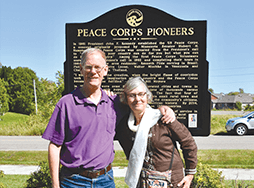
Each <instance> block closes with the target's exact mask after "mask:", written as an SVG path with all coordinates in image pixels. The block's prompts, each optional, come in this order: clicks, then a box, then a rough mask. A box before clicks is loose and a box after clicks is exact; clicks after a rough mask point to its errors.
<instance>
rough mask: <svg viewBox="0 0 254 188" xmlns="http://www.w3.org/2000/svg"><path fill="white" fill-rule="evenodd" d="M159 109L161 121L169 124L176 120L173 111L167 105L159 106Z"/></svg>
mask: <svg viewBox="0 0 254 188" xmlns="http://www.w3.org/2000/svg"><path fill="white" fill-rule="evenodd" d="M159 110H160V112H161V114H162V115H163V117H162V118H161V120H162V122H163V123H166V124H169V123H172V122H173V121H175V120H176V116H175V112H174V111H173V110H172V109H171V108H169V107H168V106H165V105H163V106H160V107H159Z"/></svg>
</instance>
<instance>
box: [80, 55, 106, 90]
mask: <svg viewBox="0 0 254 188" xmlns="http://www.w3.org/2000/svg"><path fill="white" fill-rule="evenodd" d="M80 68H81V73H82V74H83V76H84V84H89V85H90V86H93V87H100V86H101V83H102V80H103V77H104V76H106V75H107V72H108V66H107V65H106V62H105V60H104V59H103V57H102V56H101V54H100V53H99V52H96V51H95V52H93V53H90V54H88V55H87V59H86V63H85V66H84V67H82V66H81V67H80Z"/></svg>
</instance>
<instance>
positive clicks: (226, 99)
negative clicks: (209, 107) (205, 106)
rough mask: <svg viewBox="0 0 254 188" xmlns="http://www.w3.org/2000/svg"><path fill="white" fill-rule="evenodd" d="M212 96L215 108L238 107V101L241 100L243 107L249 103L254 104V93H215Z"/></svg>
mask: <svg viewBox="0 0 254 188" xmlns="http://www.w3.org/2000/svg"><path fill="white" fill-rule="evenodd" d="M213 95H214V96H215V97H214V98H211V101H212V104H213V108H216V109H226V108H229V109H233V108H236V103H237V102H241V103H242V108H244V107H245V106H247V105H250V106H253V105H254V104H253V95H251V94H248V93H240V94H238V95H225V94H213Z"/></svg>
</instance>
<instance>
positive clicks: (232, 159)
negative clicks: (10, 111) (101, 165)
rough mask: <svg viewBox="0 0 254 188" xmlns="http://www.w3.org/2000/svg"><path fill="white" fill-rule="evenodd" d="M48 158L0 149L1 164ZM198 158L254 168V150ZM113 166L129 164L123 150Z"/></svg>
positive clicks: (32, 162) (213, 152)
mask: <svg viewBox="0 0 254 188" xmlns="http://www.w3.org/2000/svg"><path fill="white" fill-rule="evenodd" d="M47 159H48V153H47V151H0V164H13V165H14V164H15V165H18V164H22V165H39V162H40V161H47ZM198 159H199V161H201V162H202V163H203V164H208V165H210V166H211V167H212V168H252V169H254V160H253V159H254V150H199V151H198ZM113 166H120V167H127V166H128V161H127V160H126V158H125V155H124V152H123V151H116V154H115V159H114V162H113Z"/></svg>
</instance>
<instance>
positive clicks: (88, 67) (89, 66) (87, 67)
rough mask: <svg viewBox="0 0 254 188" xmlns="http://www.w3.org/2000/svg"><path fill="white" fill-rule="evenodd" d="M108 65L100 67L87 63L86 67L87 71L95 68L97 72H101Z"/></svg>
mask: <svg viewBox="0 0 254 188" xmlns="http://www.w3.org/2000/svg"><path fill="white" fill-rule="evenodd" d="M105 67H106V66H103V67H100V66H96V65H95V66H92V65H85V66H84V69H85V71H86V72H90V71H91V70H92V69H93V68H94V70H95V71H96V72H97V73H99V72H101V71H102V69H104V68H105Z"/></svg>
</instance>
